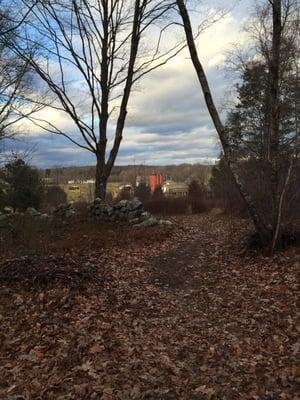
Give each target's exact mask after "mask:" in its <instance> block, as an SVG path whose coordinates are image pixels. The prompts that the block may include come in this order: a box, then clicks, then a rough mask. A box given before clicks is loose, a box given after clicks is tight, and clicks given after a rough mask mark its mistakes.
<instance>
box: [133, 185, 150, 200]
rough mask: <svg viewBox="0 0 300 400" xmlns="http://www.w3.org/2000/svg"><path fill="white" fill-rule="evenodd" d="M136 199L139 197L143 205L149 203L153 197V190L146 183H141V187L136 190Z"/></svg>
mask: <svg viewBox="0 0 300 400" xmlns="http://www.w3.org/2000/svg"><path fill="white" fill-rule="evenodd" d="M134 195H135V197H137V198H138V199H139V200H140V201H141V202H142V203H145V202H146V201H148V200H149V199H150V197H151V190H150V188H149V186H148V185H146V183H145V182H141V183H140V184H139V186H137V187H136V188H135V191H134Z"/></svg>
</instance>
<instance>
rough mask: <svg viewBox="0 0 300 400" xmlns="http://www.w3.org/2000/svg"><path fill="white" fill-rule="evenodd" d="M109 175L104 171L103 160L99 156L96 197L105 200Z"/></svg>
mask: <svg viewBox="0 0 300 400" xmlns="http://www.w3.org/2000/svg"><path fill="white" fill-rule="evenodd" d="M106 186H107V177H106V175H105V173H104V168H103V161H102V159H101V157H99V156H97V163H96V174H95V198H97V197H98V198H100V199H102V200H105V196H106Z"/></svg>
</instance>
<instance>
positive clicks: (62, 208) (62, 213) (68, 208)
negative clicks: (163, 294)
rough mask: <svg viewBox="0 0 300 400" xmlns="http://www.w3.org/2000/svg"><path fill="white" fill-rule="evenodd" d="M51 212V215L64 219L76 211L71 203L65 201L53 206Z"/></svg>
mask: <svg viewBox="0 0 300 400" xmlns="http://www.w3.org/2000/svg"><path fill="white" fill-rule="evenodd" d="M51 214H52V216H53V217H57V218H61V219H64V218H71V217H73V216H74V215H75V214H76V211H75V210H74V208H73V207H72V204H69V203H65V204H61V205H59V206H58V207H56V208H54V209H53V210H52V211H51Z"/></svg>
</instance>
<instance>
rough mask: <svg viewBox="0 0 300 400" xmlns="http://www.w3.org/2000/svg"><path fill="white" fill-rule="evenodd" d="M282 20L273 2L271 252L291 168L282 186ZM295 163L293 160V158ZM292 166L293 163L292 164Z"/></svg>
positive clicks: (278, 1) (276, 0)
mask: <svg viewBox="0 0 300 400" xmlns="http://www.w3.org/2000/svg"><path fill="white" fill-rule="evenodd" d="M281 35H282V22H281V0H273V2H272V52H271V57H270V64H269V85H270V88H269V98H270V109H269V110H267V111H269V114H270V126H269V129H270V133H269V134H270V151H269V154H270V162H271V166H272V177H271V180H272V187H273V204H274V206H273V218H272V241H271V243H270V248H269V253H270V254H272V253H273V252H274V249H275V246H276V244H277V241H278V239H279V238H280V236H281V219H282V206H283V198H284V194H285V191H286V188H287V186H288V183H289V180H290V175H291V170H290V168H288V172H287V175H286V178H285V179H284V184H283V185H282V188H280V174H279V157H281V154H279V126H280V93H279V92H280V91H279V76H280V48H281ZM291 163H293V160H291ZM291 167H292V164H291Z"/></svg>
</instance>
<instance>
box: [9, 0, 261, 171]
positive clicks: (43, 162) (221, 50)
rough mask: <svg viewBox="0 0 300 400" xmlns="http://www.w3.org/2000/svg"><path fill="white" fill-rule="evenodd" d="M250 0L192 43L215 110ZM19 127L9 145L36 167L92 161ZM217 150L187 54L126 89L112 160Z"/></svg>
mask: <svg viewBox="0 0 300 400" xmlns="http://www.w3.org/2000/svg"><path fill="white" fill-rule="evenodd" d="M222 3H223V4H222ZM253 3H254V2H251V1H250V0H244V1H236V4H235V6H234V7H233V8H232V9H231V10H229V11H228V13H227V15H226V16H225V17H224V18H223V19H222V20H220V21H219V22H217V23H216V24H214V25H213V26H212V27H211V28H210V29H209V30H207V31H206V32H205V33H204V34H202V36H201V37H200V38H199V39H198V41H197V46H198V51H199V56H200V58H201V60H202V62H203V65H204V67H205V69H206V72H207V76H208V80H209V82H210V85H211V89H212V92H213V94H214V97H215V100H216V103H217V105H218V107H219V108H220V109H222V107H223V106H224V103H225V102H226V99H228V97H229V96H230V87H231V86H232V82H231V81H230V79H229V77H228V72H226V70H225V68H224V59H225V56H226V52H227V51H228V50H229V49H230V48H231V47H232V44H233V43H237V42H239V43H243V42H244V41H245V34H244V33H243V32H242V27H243V24H244V23H245V21H246V18H247V17H248V16H249V13H250V10H251V6H252V5H253ZM207 4H209V5H210V7H218V6H222V5H223V6H224V7H225V6H226V7H228V2H226V1H225V0H223V2H222V1H221V0H219V1H217V0H215V1H210V2H209V3H208V2H207ZM192 18H193V22H194V23H195V24H197V22H198V18H200V17H198V14H197V13H194V14H193V16H192ZM42 117H43V118H45V119H49V120H50V121H53V122H55V123H56V124H58V125H59V127H61V128H62V129H64V130H65V131H66V132H68V133H73V129H74V127H73V125H72V122H71V121H70V120H69V119H67V118H66V117H65V116H64V115H63V113H59V112H55V111H53V110H44V111H43V115H42ZM23 129H25V130H26V135H25V136H24V137H23V139H24V140H22V141H21V142H18V143H17V144H16V143H15V144H14V147H16V146H17V147H18V148H23V147H28V146H31V145H35V147H36V151H35V154H34V158H33V162H34V163H35V164H37V165H38V166H40V167H52V166H57V165H87V164H93V163H94V162H95V160H94V157H93V155H92V154H91V153H89V152H87V151H86V150H83V149H80V148H77V147H76V146H74V145H73V144H72V143H71V142H69V141H68V140H67V139H66V138H64V137H61V136H59V135H55V134H49V133H47V132H45V131H41V129H39V128H37V127H32V126H29V125H28V124H23ZM8 148H9V145H7V150H8ZM219 151H220V148H219V144H218V140H217V137H216V134H215V131H214V129H213V127H212V124H211V122H210V118H209V115H208V112H207V110H206V108H205V105H204V101H203V97H202V94H201V90H200V86H199V84H198V82H197V79H196V76H195V73H194V70H193V67H192V64H191V61H190V59H189V57H188V54H187V52H183V53H181V54H180V55H179V56H177V57H176V58H175V59H172V60H171V61H170V62H169V63H168V64H167V65H166V66H164V67H163V68H161V69H159V70H156V71H154V72H152V73H151V74H150V75H147V76H146V77H145V79H143V81H141V82H140V83H139V86H138V88H137V89H136V90H135V91H134V92H133V93H132V96H131V100H130V103H129V107H128V118H127V122H126V126H125V129H124V134H123V141H122V144H121V149H120V152H119V156H118V158H117V162H116V164H119V165H124V164H133V163H144V164H151V165H153V164H155V165H163V164H179V163H186V162H189V163H198V162H200V163H201V162H213V161H214V160H215V159H216V158H217V156H218V153H219Z"/></svg>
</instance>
